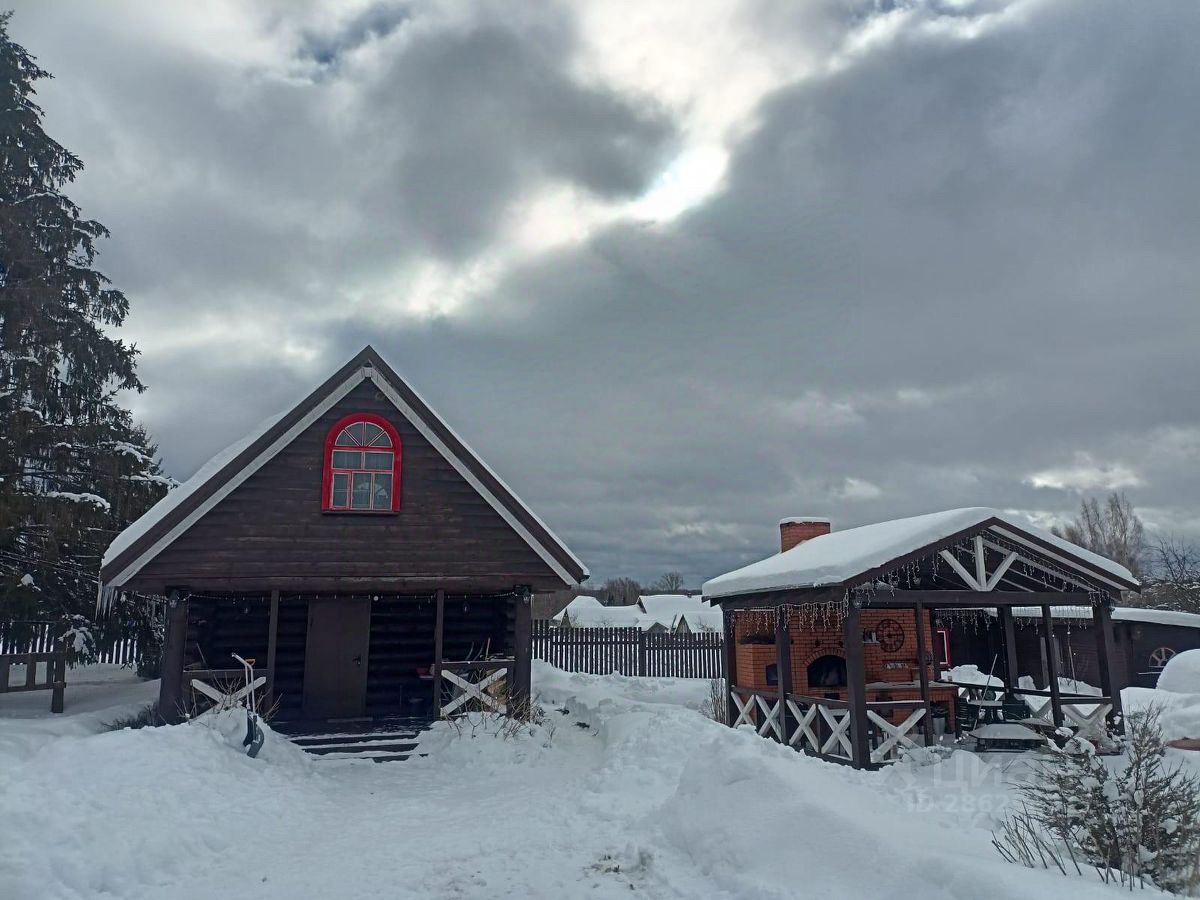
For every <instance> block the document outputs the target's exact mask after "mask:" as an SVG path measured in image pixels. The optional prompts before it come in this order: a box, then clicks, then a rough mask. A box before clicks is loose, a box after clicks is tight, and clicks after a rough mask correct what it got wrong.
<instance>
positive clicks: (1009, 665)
mask: <svg viewBox="0 0 1200 900" xmlns="http://www.w3.org/2000/svg"><path fill="white" fill-rule="evenodd" d="M996 612H997V614H998V615H999V616H1000V640H1001V642H1002V646H1003V649H1004V683H1005V684H1007V685H1008V686H1009V688H1015V687H1016V686H1017V679H1018V678H1020V677H1021V676H1020V673H1019V672H1018V671H1017V633H1016V630H1015V629H1014V628H1013V614H1012V607H1010V606H998V607H996Z"/></svg>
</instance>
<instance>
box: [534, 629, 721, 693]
mask: <svg viewBox="0 0 1200 900" xmlns="http://www.w3.org/2000/svg"><path fill="white" fill-rule="evenodd" d="M533 656H534V658H535V659H543V660H545V661H546V662H548V663H550V664H552V665H554V666H557V667H558V668H560V669H564V670H566V671H568V672H587V673H590V674H593V675H607V674H609V673H611V672H617V673H619V674H621V675H649V676H657V677H666V678H722V677H724V674H725V671H724V666H725V643H724V635H722V634H721V633H719V632H715V631H698V632H695V633H692V634H676V633H670V632H646V631H642V630H641V629H640V628H635V627H627V628H559V627H557V626H556V625H555V624H554V623H553V622H552V621H550V620H548V619H538V620H535V621H534V623H533Z"/></svg>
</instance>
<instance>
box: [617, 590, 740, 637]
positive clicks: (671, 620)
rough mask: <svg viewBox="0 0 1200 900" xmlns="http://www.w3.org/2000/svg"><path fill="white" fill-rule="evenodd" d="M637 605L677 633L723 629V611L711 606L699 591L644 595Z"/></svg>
mask: <svg viewBox="0 0 1200 900" xmlns="http://www.w3.org/2000/svg"><path fill="white" fill-rule="evenodd" d="M637 606H638V609H640V610H641V611H642V612H643V613H645V614H646V615H647V616H649V617H651V618H652V619H654V621H656V622H659V623H662V625H663V626H664V627H665V629H666V630H668V631H671V632H674V633H677V634H692V633H694V632H697V631H720V630H721V628H722V627H723V625H722V621H721V610H719V609H714V608H713V607H711V606H709V605H708V604H707V603H705V602H704V598H703V597H701V596H700V595H699V594H697V595H695V596H688V595H687V594H643V595H642V596H641V597H639V598H638V602H637Z"/></svg>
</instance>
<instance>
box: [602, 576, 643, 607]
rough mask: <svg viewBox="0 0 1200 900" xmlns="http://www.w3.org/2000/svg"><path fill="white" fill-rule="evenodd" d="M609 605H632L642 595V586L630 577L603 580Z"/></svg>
mask: <svg viewBox="0 0 1200 900" xmlns="http://www.w3.org/2000/svg"><path fill="white" fill-rule="evenodd" d="M604 593H605V594H606V595H607V597H608V601H607V602H608V605H609V606H633V604H635V603H637V602H638V597H640V596H641V595H642V586H641V585H640V584H638V583H637V582H636V581H634V580H633V579H632V578H610V579H608V581H606V582H604Z"/></svg>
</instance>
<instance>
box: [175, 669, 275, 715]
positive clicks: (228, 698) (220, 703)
mask: <svg viewBox="0 0 1200 900" xmlns="http://www.w3.org/2000/svg"><path fill="white" fill-rule="evenodd" d="M266 683H267V678H266V676H265V675H259V676H258V677H257V678H255V679H254V680H253V681H252V682H250V683H249V684H247V685H243V686H242V687H240V688H238V689H237V690H236V691H229V692H226V691H223V690H221V689H220V688H216V687H213V686H212V685H211V684H207V683H205V682H203V681H201V680H200V679H199V678H193V679H192V689H193V690H196V691H199V692H200V693H202V694H203V695H204V696H205V697H208V698H209V699H210V700H212V701H214V702H215V703H216V706H215V707H213V709H231V708H232V707H234V706H237V705H238V703H239V701H240V700H241V699H242V698H243V697H245V696H247V695H248V694H249V693H250V692H251V691H255V690H258V689H259V688H260V687H262V686H263V685H264V684H266ZM208 711H209V710H205V712H208ZM201 715H203V713H201Z"/></svg>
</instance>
